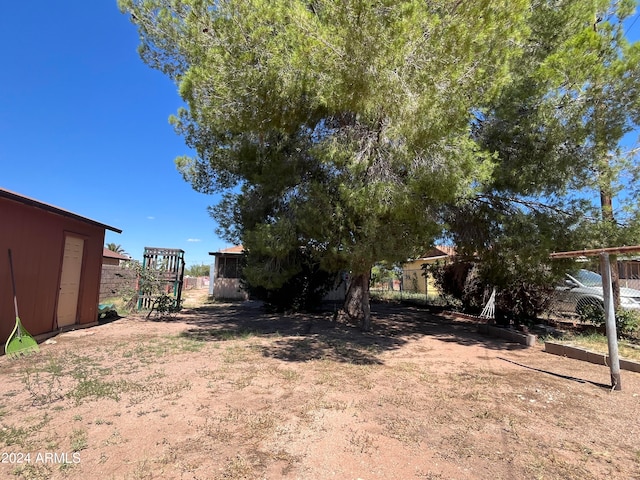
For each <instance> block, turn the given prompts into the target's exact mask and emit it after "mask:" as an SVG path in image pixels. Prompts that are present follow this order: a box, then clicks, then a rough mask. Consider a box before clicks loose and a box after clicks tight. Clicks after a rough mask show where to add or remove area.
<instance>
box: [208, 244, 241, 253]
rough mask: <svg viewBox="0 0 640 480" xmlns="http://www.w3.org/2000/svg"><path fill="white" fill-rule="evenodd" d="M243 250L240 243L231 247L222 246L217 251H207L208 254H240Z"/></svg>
mask: <svg viewBox="0 0 640 480" xmlns="http://www.w3.org/2000/svg"><path fill="white" fill-rule="evenodd" d="M243 251H244V247H243V246H242V245H235V246H233V247H229V248H224V249H222V250H220V251H218V252H209V255H240V254H242V252H243Z"/></svg>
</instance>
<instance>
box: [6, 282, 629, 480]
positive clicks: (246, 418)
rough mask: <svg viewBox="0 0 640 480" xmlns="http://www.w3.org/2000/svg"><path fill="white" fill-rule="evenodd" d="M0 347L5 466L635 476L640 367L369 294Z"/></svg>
mask: <svg viewBox="0 0 640 480" xmlns="http://www.w3.org/2000/svg"><path fill="white" fill-rule="evenodd" d="M190 295H191V296H190V298H188V299H187V305H188V306H190V307H189V308H186V309H185V310H183V312H182V313H180V314H179V315H178V316H177V317H176V318H174V319H171V320H155V321H152V320H147V319H145V318H144V317H143V316H137V315H133V316H129V317H126V318H120V319H117V320H114V321H110V322H107V323H104V324H103V325H100V326H97V327H93V328H89V329H84V330H76V331H72V332H67V333H64V334H61V335H58V336H57V337H55V338H53V339H52V340H53V342H55V343H53V342H51V341H50V342H49V343H47V344H42V345H41V352H40V353H39V354H37V355H32V356H29V357H23V358H21V359H18V360H10V359H8V358H6V357H4V356H3V357H0V381H1V385H2V390H1V392H0V454H1V455H2V456H1V458H0V478H2V479H14V478H15V479H18V478H22V479H62V478H68V479H83V480H84V479H185V480H186V479H200V480H204V479H263V478H264V479H279V478H283V479H318V480H323V479H332V478H335V479H363V480H370V479H411V478H415V479H491V480H498V479H537V478H540V479H580V480H586V479H601V478H610V479H625V480H626V479H634V478H635V479H640V420H639V419H640V396H639V395H640V374H635V373H630V372H625V371H623V372H622V386H623V390H622V391H614V392H612V391H610V388H608V386H607V385H608V384H609V381H610V379H609V370H608V369H607V367H602V366H596V365H592V364H588V363H583V362H580V361H577V360H570V359H567V358H562V357H558V356H554V355H550V354H548V353H545V352H544V347H543V345H542V344H540V345H537V346H535V347H533V348H529V349H526V348H523V347H522V346H520V345H515V344H510V343H506V342H504V341H502V340H499V339H494V338H490V337H486V336H482V335H480V334H478V333H476V326H475V324H474V323H473V322H471V321H469V320H463V319H453V318H445V317H439V316H435V315H431V314H429V313H428V312H427V311H426V310H422V309H418V308H414V307H403V306H391V305H386V304H374V305H373V315H374V325H375V331H374V332H372V333H362V332H360V331H358V330H357V329H355V328H352V327H349V326H346V325H334V324H333V323H332V322H331V318H332V315H331V314H330V313H326V314H317V315H271V314H266V313H264V312H263V311H261V310H260V309H259V308H258V307H257V306H256V305H253V304H251V303H238V304H226V305H222V304H212V305H202V303H203V301H204V299H206V292H195V293H193V292H192V293H191V294H190Z"/></svg>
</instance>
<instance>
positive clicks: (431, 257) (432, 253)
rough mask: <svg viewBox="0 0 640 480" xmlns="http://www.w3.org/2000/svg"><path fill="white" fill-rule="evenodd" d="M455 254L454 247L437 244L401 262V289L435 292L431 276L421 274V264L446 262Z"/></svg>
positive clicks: (425, 292) (415, 291) (416, 291)
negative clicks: (418, 255)
mask: <svg viewBox="0 0 640 480" xmlns="http://www.w3.org/2000/svg"><path fill="white" fill-rule="evenodd" d="M455 254H456V250H455V248H454V247H450V246H447V245H438V246H436V247H433V248H432V249H431V250H429V251H428V252H426V253H425V254H424V255H422V256H420V258H416V259H414V260H409V261H407V262H405V263H403V264H402V290H403V291H405V292H414V293H424V294H425V295H426V294H429V293H432V292H435V290H436V288H435V286H434V284H433V278H431V276H430V275H428V276H427V277H426V278H425V276H424V275H423V270H422V266H423V265H425V264H427V265H428V264H434V263H437V262H443V263H444V262H447V261H449V260H450V259H452V258H453V257H454V256H455Z"/></svg>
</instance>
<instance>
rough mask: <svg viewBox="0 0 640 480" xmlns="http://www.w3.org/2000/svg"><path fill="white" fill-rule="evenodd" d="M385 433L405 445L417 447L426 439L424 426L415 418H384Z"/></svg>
mask: <svg viewBox="0 0 640 480" xmlns="http://www.w3.org/2000/svg"><path fill="white" fill-rule="evenodd" d="M382 421H383V424H384V426H385V433H386V434H387V436H389V437H391V438H395V439H396V440H398V441H400V442H402V443H404V444H405V445H419V444H420V443H421V442H423V441H424V440H425V439H426V435H425V428H424V425H423V424H422V423H421V422H420V421H419V420H418V419H417V418H412V419H409V418H405V417H403V416H388V417H386V418H384V419H383V420H382Z"/></svg>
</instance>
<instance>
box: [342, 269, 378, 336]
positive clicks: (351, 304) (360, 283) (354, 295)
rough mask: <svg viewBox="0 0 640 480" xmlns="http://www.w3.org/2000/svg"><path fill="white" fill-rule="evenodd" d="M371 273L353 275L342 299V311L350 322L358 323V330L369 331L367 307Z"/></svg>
mask: <svg viewBox="0 0 640 480" xmlns="http://www.w3.org/2000/svg"><path fill="white" fill-rule="evenodd" d="M370 277H371V272H370V271H369V272H367V273H360V274H358V275H354V276H353V277H352V278H351V282H350V283H349V289H348V290H347V296H346V298H345V299H344V307H343V308H344V311H345V312H346V314H347V315H348V316H349V318H351V319H352V320H357V321H358V322H359V323H360V328H362V330H365V331H369V330H371V309H370V307H369V280H370Z"/></svg>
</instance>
